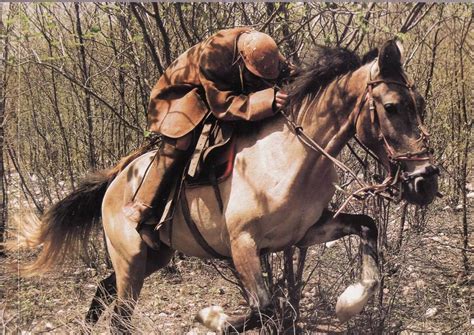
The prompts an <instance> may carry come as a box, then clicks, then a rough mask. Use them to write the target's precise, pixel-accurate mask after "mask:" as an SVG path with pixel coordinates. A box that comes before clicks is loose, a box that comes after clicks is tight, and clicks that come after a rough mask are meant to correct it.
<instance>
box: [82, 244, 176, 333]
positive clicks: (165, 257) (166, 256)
mask: <svg viewBox="0 0 474 335" xmlns="http://www.w3.org/2000/svg"><path fill="white" fill-rule="evenodd" d="M173 253H174V251H173V250H171V249H170V248H168V247H167V246H166V245H162V246H161V248H160V250H159V251H156V250H152V249H148V250H147V259H146V270H145V277H148V276H149V275H151V274H152V273H154V272H156V271H158V270H159V269H161V268H163V267H165V266H166V265H167V264H168V263H169V262H170V260H171V257H172V256H173ZM116 298H117V282H116V278H115V272H113V273H112V274H111V275H109V276H108V277H107V278H105V279H104V280H102V281H101V282H100V283H99V285H98V286H97V291H96V292H95V296H94V298H93V299H92V302H91V305H90V307H89V311H88V312H87V315H86V322H87V323H90V324H95V323H96V322H97V321H98V320H99V318H100V316H101V315H102V313H103V311H104V310H105V308H106V307H107V306H109V305H110V304H111V303H112V302H113V301H114V300H115V299H116Z"/></svg>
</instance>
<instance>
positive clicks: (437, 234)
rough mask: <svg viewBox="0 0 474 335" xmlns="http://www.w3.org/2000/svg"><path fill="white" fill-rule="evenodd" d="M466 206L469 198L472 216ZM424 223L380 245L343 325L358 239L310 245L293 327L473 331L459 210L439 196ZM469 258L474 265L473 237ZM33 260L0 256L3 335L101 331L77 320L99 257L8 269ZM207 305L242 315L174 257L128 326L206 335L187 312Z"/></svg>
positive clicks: (99, 272) (234, 301)
mask: <svg viewBox="0 0 474 335" xmlns="http://www.w3.org/2000/svg"><path fill="white" fill-rule="evenodd" d="M473 204H474V201H473V200H471V203H470V213H469V214H472V208H473V206H472V205H473ZM471 217H472V216H471ZM426 222H427V223H426V225H425V226H424V227H415V226H413V225H410V224H407V226H406V227H405V231H404V240H403V244H402V247H401V249H400V251H398V252H394V251H389V250H393V248H390V247H389V248H386V250H385V249H384V256H383V259H384V264H383V286H382V288H381V289H380V291H378V292H377V293H376V295H375V297H374V298H372V299H371V300H370V301H369V304H368V306H367V307H366V308H365V309H364V311H363V312H362V313H361V314H360V315H359V316H357V317H355V318H354V319H353V320H351V321H349V322H348V323H346V324H343V325H341V324H339V323H338V321H337V319H336V318H335V312H334V309H335V303H336V300H337V296H338V295H339V294H341V293H342V291H343V290H344V288H345V287H346V286H347V285H348V284H350V283H351V282H353V281H354V280H356V278H357V276H358V273H359V272H358V271H359V264H360V261H359V259H360V257H359V256H358V251H357V250H358V249H357V246H358V239H357V238H355V237H349V238H344V239H341V240H339V241H338V242H336V243H330V244H326V245H321V246H314V247H312V248H310V249H309V252H308V257H307V261H306V270H305V275H304V278H305V281H306V282H307V283H306V286H305V288H304V289H303V298H302V301H301V320H300V321H299V323H298V324H297V327H296V329H298V331H297V332H300V333H311V334H318V333H319V334H379V333H382V334H388V333H401V334H412V333H428V332H429V333H450V334H467V333H471V334H472V333H474V325H473V322H474V319H473V317H474V315H473V314H472V297H473V296H474V294H473V293H474V286H473V285H472V284H473V278H472V276H471V277H469V276H468V277H466V276H462V269H463V268H462V258H461V247H462V241H461V236H462V235H461V229H460V227H461V212H459V211H456V210H455V209H451V208H447V207H445V206H444V205H443V204H441V200H439V203H438V204H437V205H435V209H434V210H430V211H429V215H428V217H427V221H426ZM392 224H393V227H389V231H388V241H389V246H390V243H391V241H393V240H394V239H395V238H396V234H397V233H396V232H397V229H398V223H392ZM471 225H472V222H471ZM471 233H472V232H471ZM472 237H473V236H472V234H471V236H470V241H472ZM468 256H469V257H470V259H469V262H470V264H471V266H472V260H473V258H472V256H473V249H472V242H471V245H470V252H469V253H468ZM32 257H33V253H32V252H20V253H15V254H11V255H9V257H7V258H1V259H0V266H1V268H2V271H1V272H0V306H1V307H0V329H2V328H3V333H18V334H19V333H21V334H38V333H55V334H63V333H70V334H73V333H78V332H92V333H107V332H108V321H109V319H110V312H109V311H107V312H106V313H105V315H104V317H103V318H102V319H101V320H100V321H99V323H98V324H97V325H96V326H95V327H94V328H88V327H87V326H86V325H85V322H84V321H83V318H84V315H85V313H86V311H87V309H88V306H89V303H90V300H91V299H92V297H93V295H94V292H95V290H96V287H97V284H98V282H99V281H100V280H101V279H103V278H105V277H106V276H107V274H108V273H110V270H109V269H107V267H106V266H105V262H104V258H103V257H100V256H97V259H96V260H95V261H94V262H93V263H89V265H88V266H87V265H85V263H84V262H79V263H78V264H76V266H66V267H62V268H60V269H57V270H55V271H54V272H52V273H48V274H46V275H44V276H42V277H33V278H19V277H18V276H17V275H16V273H15V271H14V272H13V273H12V272H9V271H7V268H10V267H12V266H13V268H14V267H15V266H16V264H17V263H25V262H27V261H28V260H31V259H32ZM91 264H95V265H91ZM224 271H225V269H224ZM310 273H312V275H311V276H309V275H310ZM308 277H309V279H308ZM210 305H220V306H222V307H223V308H224V310H225V311H226V312H228V313H229V314H238V313H243V312H244V311H246V306H245V301H244V300H243V298H242V297H241V295H240V293H239V290H238V288H237V286H235V285H234V284H231V283H229V282H228V281H226V280H225V279H224V278H223V277H221V276H220V275H219V273H218V272H217V271H216V269H215V268H214V267H213V266H212V264H210V262H204V261H201V260H198V259H195V258H184V259H180V258H178V257H176V258H175V259H174V261H173V265H172V266H171V267H167V268H165V269H164V270H162V271H160V272H158V273H155V274H153V275H152V276H151V277H149V278H148V279H147V280H146V281H145V285H144V287H143V290H142V293H141V296H140V299H139V303H138V307H137V309H136V312H135V314H134V317H133V320H132V323H133V325H134V327H135V328H134V330H135V332H136V333H143V334H152V333H157V334H185V333H191V334H207V333H208V331H207V330H206V329H205V328H204V327H203V326H201V325H199V324H198V323H196V322H195V321H194V317H195V315H196V314H197V312H198V311H199V310H200V309H202V308H204V307H208V306H210ZM257 333H258V332H257ZM290 333H294V329H293V330H292V331H291V332H290Z"/></svg>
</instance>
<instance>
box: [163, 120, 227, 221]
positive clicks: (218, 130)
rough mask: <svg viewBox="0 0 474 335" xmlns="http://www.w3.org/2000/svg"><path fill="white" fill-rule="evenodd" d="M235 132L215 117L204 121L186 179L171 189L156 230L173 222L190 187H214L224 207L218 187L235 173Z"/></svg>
mask: <svg viewBox="0 0 474 335" xmlns="http://www.w3.org/2000/svg"><path fill="white" fill-rule="evenodd" d="M233 133H234V127H233V125H232V124H230V123H222V122H220V121H219V120H217V119H216V118H215V117H214V116H212V115H209V117H208V118H207V119H206V120H205V122H204V125H203V127H202V130H201V134H200V135H199V139H198V141H197V144H196V147H195V149H194V153H193V154H192V155H191V159H190V161H189V164H188V166H187V168H186V169H185V171H184V174H183V177H182V178H180V180H178V181H177V183H176V185H175V186H174V188H173V190H171V192H170V195H169V198H168V200H167V202H166V205H165V207H164V210H163V213H162V216H161V219H160V220H159V223H158V225H157V226H156V227H155V230H158V229H159V228H160V227H161V226H162V225H163V224H164V223H165V222H168V221H172V220H173V217H174V207H175V206H176V204H177V202H178V201H181V202H183V201H184V200H185V197H184V195H185V189H186V188H193V187H197V186H203V185H212V186H213V188H214V193H215V195H216V199H217V201H218V203H219V207H220V209H221V210H222V208H223V204H222V199H221V195H220V191H219V186H218V184H219V183H221V182H222V181H224V180H225V179H226V178H227V177H229V176H230V174H231V173H232V169H233V162H234V156H235V146H234V140H233V136H232V135H233ZM184 205H187V204H184ZM185 216H186V215H185Z"/></svg>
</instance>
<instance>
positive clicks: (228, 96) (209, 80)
mask: <svg viewBox="0 0 474 335" xmlns="http://www.w3.org/2000/svg"><path fill="white" fill-rule="evenodd" d="M208 49H210V48H208ZM217 53H218V51H214V50H205V52H204V53H203V55H202V57H201V62H200V81H201V84H202V86H203V88H204V91H205V93H206V100H207V103H208V104H209V107H210V110H211V112H212V113H213V114H214V115H215V116H216V117H217V118H218V119H221V120H226V121H235V120H246V121H257V120H261V119H264V118H267V117H270V116H272V115H273V114H274V111H273V108H272V106H273V101H274V99H275V90H274V89H273V88H272V87H270V88H267V89H263V90H261V91H257V92H253V93H250V94H242V93H241V92H239V90H238V89H236V86H237V85H235V84H234V85H232V82H235V78H228V77H229V76H230V73H231V71H229V67H230V65H229V64H228V62H225V60H226V58H227V60H228V58H229V55H225V56H227V57H225V56H224V57H219V55H218V54H217ZM231 61H232V60H231V59H230V62H231ZM226 74H227V77H226Z"/></svg>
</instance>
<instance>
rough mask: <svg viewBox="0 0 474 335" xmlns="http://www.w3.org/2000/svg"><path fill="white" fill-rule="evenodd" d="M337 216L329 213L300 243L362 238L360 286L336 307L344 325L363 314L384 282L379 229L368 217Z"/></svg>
mask: <svg viewBox="0 0 474 335" xmlns="http://www.w3.org/2000/svg"><path fill="white" fill-rule="evenodd" d="M333 215H334V214H333V213H332V212H330V211H328V210H326V211H324V213H323V215H322V216H321V218H320V219H319V221H318V222H317V223H316V224H314V225H313V226H312V227H311V228H310V229H309V230H308V231H307V232H306V234H305V236H304V237H303V239H302V240H301V241H300V242H298V243H297V245H298V246H300V247H307V246H310V245H313V244H317V243H325V242H329V241H333V240H337V239H339V238H341V237H343V236H347V235H352V234H355V235H358V236H359V237H360V239H361V245H362V273H361V279H360V281H359V282H358V283H355V284H352V285H350V286H349V287H348V288H347V289H346V290H345V291H344V293H342V294H341V295H340V296H339V299H338V300H337V304H336V314H337V317H338V318H339V320H341V322H345V321H347V320H349V319H350V318H351V317H353V316H354V315H356V314H358V313H360V312H361V311H362V309H363V308H364V306H365V305H366V304H367V301H368V300H369V298H370V297H371V296H372V295H373V294H374V293H375V291H376V289H377V288H378V285H379V282H380V273H379V269H378V265H377V226H376V225H375V222H374V220H373V219H372V218H371V217H369V216H367V215H356V214H344V213H341V214H339V215H338V216H337V217H336V218H333Z"/></svg>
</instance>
